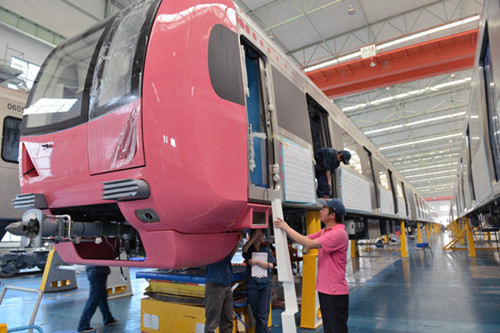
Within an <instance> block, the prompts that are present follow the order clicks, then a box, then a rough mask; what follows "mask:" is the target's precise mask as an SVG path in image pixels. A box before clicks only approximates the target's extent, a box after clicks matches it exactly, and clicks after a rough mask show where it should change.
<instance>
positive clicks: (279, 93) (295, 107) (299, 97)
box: [272, 67, 312, 144]
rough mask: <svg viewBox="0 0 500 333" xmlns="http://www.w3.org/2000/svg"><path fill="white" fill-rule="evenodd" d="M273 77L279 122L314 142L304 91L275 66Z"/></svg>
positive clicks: (303, 138) (294, 133)
mask: <svg viewBox="0 0 500 333" xmlns="http://www.w3.org/2000/svg"><path fill="white" fill-rule="evenodd" d="M272 78H273V89H274V98H275V101H276V114H277V116H278V124H279V125H280V126H281V127H282V128H284V129H285V130H287V131H288V132H290V133H292V134H293V135H296V136H298V137H299V138H301V139H302V140H304V141H306V142H307V143H310V144H312V138H311V130H310V129H309V126H308V123H309V116H308V112H307V102H306V97H305V95H304V93H303V92H302V91H301V90H300V89H299V87H298V86H297V85H296V84H295V83H293V82H292V81H290V80H289V79H288V78H287V77H286V76H285V75H283V74H282V73H280V72H279V71H278V70H277V69H276V68H274V67H272Z"/></svg>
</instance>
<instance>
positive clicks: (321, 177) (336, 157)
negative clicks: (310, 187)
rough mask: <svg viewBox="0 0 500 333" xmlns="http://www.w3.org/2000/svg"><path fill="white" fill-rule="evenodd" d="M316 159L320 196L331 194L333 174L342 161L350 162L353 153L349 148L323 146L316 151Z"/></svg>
mask: <svg viewBox="0 0 500 333" xmlns="http://www.w3.org/2000/svg"><path fill="white" fill-rule="evenodd" d="M314 159H315V160H316V167H315V170H316V178H317V179H318V190H317V193H318V198H323V197H328V196H330V191H331V189H332V174H333V171H334V170H335V169H337V168H338V167H339V166H340V162H343V163H344V164H349V160H350V159H351V153H350V152H349V151H348V150H341V151H337V150H335V149H333V148H321V149H318V150H316V151H315V152H314Z"/></svg>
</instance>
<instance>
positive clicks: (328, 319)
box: [274, 199, 349, 333]
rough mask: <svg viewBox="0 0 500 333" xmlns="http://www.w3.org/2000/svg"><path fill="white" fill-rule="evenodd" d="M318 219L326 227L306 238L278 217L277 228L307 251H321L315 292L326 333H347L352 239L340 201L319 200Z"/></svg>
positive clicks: (275, 224) (319, 252) (275, 222)
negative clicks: (316, 292) (320, 207)
mask: <svg viewBox="0 0 500 333" xmlns="http://www.w3.org/2000/svg"><path fill="white" fill-rule="evenodd" d="M320 203H321V204H323V208H322V209H321V210H320V212H319V219H320V220H321V222H323V223H324V224H325V228H324V229H321V230H320V231H318V232H316V233H314V234H311V235H308V236H304V235H301V234H300V233H298V232H297V231H295V230H294V229H292V228H291V227H290V226H289V225H288V224H287V223H286V222H285V221H283V220H282V219H280V218H278V219H277V220H276V221H274V226H275V227H277V228H280V229H282V230H283V231H285V233H286V234H287V236H288V237H290V238H291V239H292V240H293V241H295V242H297V243H299V244H301V245H302V246H304V247H307V248H308V249H318V276H317V279H316V290H317V291H318V295H319V305H320V307H321V315H322V318H323V330H324V332H325V333H334V332H335V333H340V332H347V318H348V314H349V286H348V285H347V280H346V278H345V272H346V265H347V249H348V246H349V236H348V235H347V232H346V231H345V226H344V225H343V224H342V219H343V216H344V215H345V207H344V204H343V203H342V201H340V200H339V199H331V200H326V201H323V200H320Z"/></svg>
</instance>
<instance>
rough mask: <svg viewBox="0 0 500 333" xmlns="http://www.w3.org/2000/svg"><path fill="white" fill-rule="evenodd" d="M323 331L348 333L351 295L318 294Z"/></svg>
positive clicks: (326, 332)
mask: <svg viewBox="0 0 500 333" xmlns="http://www.w3.org/2000/svg"><path fill="white" fill-rule="evenodd" d="M318 295H319V306H320V307H321V318H322V319H323V331H324V332H325V333H344V332H345V333H347V318H348V316H349V295H328V294H323V293H320V292H318Z"/></svg>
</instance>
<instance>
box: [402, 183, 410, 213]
mask: <svg viewBox="0 0 500 333" xmlns="http://www.w3.org/2000/svg"><path fill="white" fill-rule="evenodd" d="M401 189H402V190H403V200H404V201H405V208H406V217H408V218H409V217H410V216H411V213H410V203H409V202H408V197H407V195H406V186H405V183H404V182H403V181H401Z"/></svg>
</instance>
